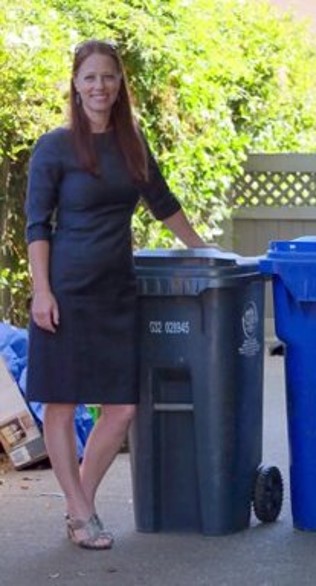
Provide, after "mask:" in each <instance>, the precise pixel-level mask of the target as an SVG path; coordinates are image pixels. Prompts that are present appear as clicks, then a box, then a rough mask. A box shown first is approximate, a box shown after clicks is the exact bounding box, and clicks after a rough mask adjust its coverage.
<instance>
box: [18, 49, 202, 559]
mask: <svg viewBox="0 0 316 586" xmlns="http://www.w3.org/2000/svg"><path fill="white" fill-rule="evenodd" d="M70 113H71V121H70V126H69V128H58V129H55V130H53V131H51V132H48V133H47V134H45V135H43V136H42V137H41V138H40V139H39V141H38V142H37V144H36V147H35V149H34V152H33V156H32V159H31V163H30V170H29V181H28V191H27V204H26V211H27V240H28V251H29V260H30V266H31V273H32V280H33V301H32V309H31V323H30V345H29V362H28V381H27V393H28V399H29V400H36V401H41V402H43V403H45V404H46V407H45V418H44V437H45V442H46V447H47V451H48V454H49V457H50V460H51V464H52V467H53V470H54V472H55V474H56V477H57V479H58V481H59V483H60V486H61V488H62V490H63V492H64V494H65V498H66V506H67V514H66V523H67V531H68V536H69V538H70V539H71V541H72V542H73V543H75V544H77V545H79V546H81V547H86V548H92V549H108V548H110V547H111V546H112V544H113V537H112V536H111V535H110V534H109V533H107V532H106V531H105V530H104V528H103V525H102V522H101V521H100V519H99V517H98V515H97V513H96V509H95V496H96V491H97V488H98V486H99V484H100V482H101V480H102V478H103V476H104V474H105V472H106V471H107V470H108V468H109V466H110V464H111V462H112V461H113V459H114V457H115V455H116V454H117V452H118V450H119V448H120V446H121V444H122V442H123V440H124V438H125V436H126V432H127V429H128V426H129V423H130V421H131V420H132V418H133V416H134V413H135V405H136V403H137V387H136V375H135V370H136V365H135V363H136V358H135V356H136V340H135V303H136V292H135V277H134V270H133V256H132V245H131V228H130V224H131V217H132V214H133V212H134V209H135V206H136V204H137V202H138V200H139V197H140V196H142V197H143V198H144V200H145V202H146V203H147V204H148V206H149V207H150V209H151V211H152V213H153V215H154V216H155V217H156V218H158V219H160V220H163V222H164V223H165V224H166V225H167V226H168V228H170V229H171V230H172V231H173V232H174V234H176V236H178V237H179V238H180V239H181V240H182V241H183V242H184V243H185V244H186V245H187V246H189V247H199V246H204V243H203V241H202V240H201V238H200V237H199V236H198V235H197V234H196V232H195V231H194V230H193V228H192V227H191V226H190V224H189V222H188V221H187V219H186V217H185V215H184V213H183V212H182V211H181V208H180V205H179V203H178V202H177V200H176V199H175V198H174V196H173V195H172V194H171V193H170V191H169V189H168V187H167V185H166V183H165V181H164V179H163V177H162V176H161V174H160V172H159V169H158V167H157V164H156V162H155V160H154V159H153V157H152V155H151V153H150V151H149V149H148V147H147V145H146V143H145V141H144V139H143V137H142V135H141V134H140V132H139V130H138V127H137V125H136V123H135V120H134V118H133V115H132V111H131V104H130V99H129V93H128V86H127V82H126V77H125V73H124V69H123V65H122V62H121V59H120V57H119V55H118V53H117V51H116V49H115V47H114V46H113V45H112V44H111V43H108V42H101V41H97V40H90V41H86V42H83V43H81V44H80V45H79V46H78V47H77V48H76V50H75V54H74V63H73V71H72V78H71V88H70ZM78 403H90V404H94V403H95V404H100V405H101V416H100V418H99V419H98V421H97V423H96V425H95V426H94V428H93V430H92V432H91V434H90V436H89V440H88V442H87V445H86V449H85V453H84V457H83V461H82V463H81V466H80V468H79V465H78V461H77V456H76V444H75V435H74V429H73V417H74V409H75V406H76V404H78Z"/></svg>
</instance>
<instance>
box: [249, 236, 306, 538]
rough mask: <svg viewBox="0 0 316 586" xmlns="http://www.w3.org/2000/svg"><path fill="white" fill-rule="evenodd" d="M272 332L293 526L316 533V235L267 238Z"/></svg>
mask: <svg viewBox="0 0 316 586" xmlns="http://www.w3.org/2000/svg"><path fill="white" fill-rule="evenodd" d="M260 269H261V271H262V272H263V273H265V274H269V275H272V281H273V298H274V313H275V331H276V334H277V336H278V338H279V339H280V340H282V342H284V344H285V379H286V380H285V382H286V398H287V419H288V438H289V452H290V491H291V505H292V516H293V525H294V527H295V528H297V529H301V530H309V531H316V237H302V238H298V239H295V240H289V241H274V242H270V246H269V250H268V252H267V255H266V258H264V259H262V260H261V262H260Z"/></svg>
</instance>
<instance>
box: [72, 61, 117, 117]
mask: <svg viewBox="0 0 316 586" xmlns="http://www.w3.org/2000/svg"><path fill="white" fill-rule="evenodd" d="M121 77H122V76H121V74H120V72H119V71H118V68H117V65H116V63H115V61H114V59H112V57H110V56H109V55H103V54H101V53H92V55H90V56H89V57H87V58H86V59H85V60H84V61H83V63H82V64H81V65H80V67H79V70H78V72H77V74H76V76H75V77H74V80H73V81H74V85H75V88H76V91H77V92H78V94H79V95H80V98H81V103H82V107H83V109H84V111H85V113H86V115H87V117H88V118H89V120H90V121H91V122H94V121H95V120H96V118H100V117H101V116H103V115H104V120H105V121H106V122H107V121H108V120H109V118H110V114H111V109H112V106H113V104H114V103H115V101H116V99H117V96H118V93H119V90H120V86H121Z"/></svg>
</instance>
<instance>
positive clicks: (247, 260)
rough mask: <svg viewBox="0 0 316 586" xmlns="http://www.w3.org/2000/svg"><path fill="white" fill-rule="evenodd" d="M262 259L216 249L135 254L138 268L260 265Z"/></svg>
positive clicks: (173, 249) (158, 249)
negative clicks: (164, 265)
mask: <svg viewBox="0 0 316 586" xmlns="http://www.w3.org/2000/svg"><path fill="white" fill-rule="evenodd" d="M259 258H260V257H246V256H240V255H239V254H236V253H234V252H226V251H223V250H220V249H219V248H215V247H209V248H207V247H205V248H185V249H183V248H181V249H176V248H155V249H153V250H151V249H148V248H143V249H141V250H139V251H138V252H136V253H135V261H136V264H137V265H138V266H144V265H146V266H156V265H158V264H161V263H162V262H163V263H164V264H166V263H165V261H167V264H168V265H191V266H194V265H196V266H214V267H216V266H224V267H225V266H226V267H229V266H236V265H258V262H259Z"/></svg>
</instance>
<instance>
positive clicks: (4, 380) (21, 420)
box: [0, 355, 47, 469]
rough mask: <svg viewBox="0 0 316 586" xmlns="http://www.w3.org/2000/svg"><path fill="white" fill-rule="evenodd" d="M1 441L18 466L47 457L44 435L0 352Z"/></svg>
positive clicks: (15, 465)
mask: <svg viewBox="0 0 316 586" xmlns="http://www.w3.org/2000/svg"><path fill="white" fill-rule="evenodd" d="M0 442H1V443H2V445H3V448H4V450H5V452H6V453H7V454H8V456H9V458H10V460H11V461H12V463H13V465H14V467H15V468H16V469H21V468H24V467H25V466H29V465H30V464H33V463H34V462H38V461H39V460H43V459H44V458H47V452H46V448H45V444H44V439H43V436H42V434H41V432H40V430H39V428H38V426H37V423H36V421H35V419H34V417H33V415H32V413H31V411H30V409H29V408H28V406H27V404H26V402H25V400H24V397H23V395H22V394H21V392H20V390H19V387H18V385H17V384H16V382H15V380H14V379H13V377H12V375H11V373H10V372H9V370H8V368H7V366H6V363H5V361H4V359H3V357H2V356H1V355H0Z"/></svg>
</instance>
